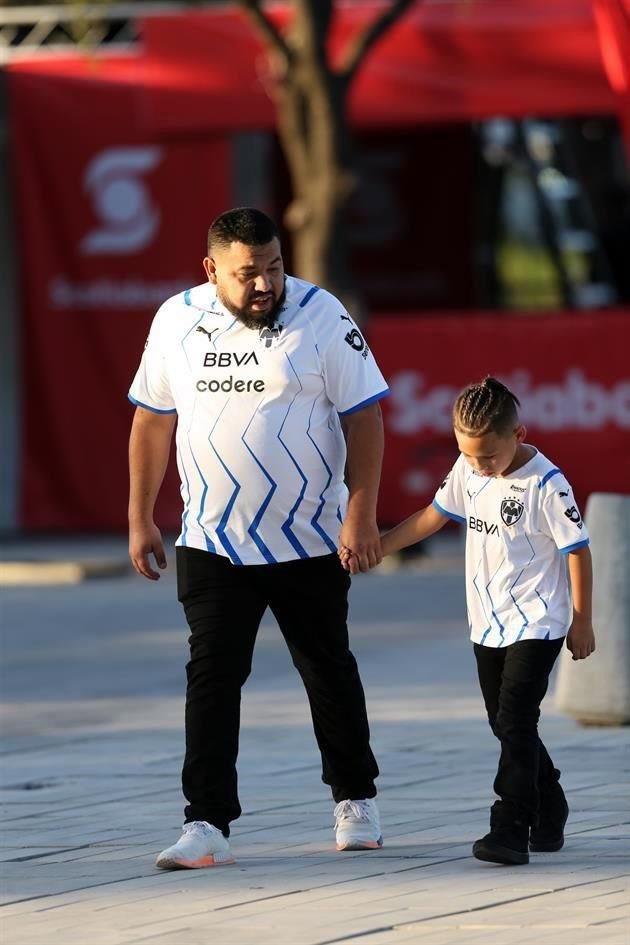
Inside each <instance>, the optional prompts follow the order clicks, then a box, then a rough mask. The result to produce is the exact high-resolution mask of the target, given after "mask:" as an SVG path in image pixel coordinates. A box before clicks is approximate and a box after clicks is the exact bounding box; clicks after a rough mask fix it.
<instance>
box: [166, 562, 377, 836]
mask: <svg viewBox="0 0 630 945" xmlns="http://www.w3.org/2000/svg"><path fill="white" fill-rule="evenodd" d="M176 553H177V585H178V597H179V600H180V601H181V603H182V604H183V606H184V611H185V614H186V619H187V621H188V625H189V627H190V638H189V643H190V662H189V663H188V665H187V667H186V673H187V678H188V685H187V690H186V757H185V760H184V767H183V772H182V781H183V789H184V795H185V797H186V799H187V801H188V805H187V807H186V808H185V816H186V820H187V821H191V820H206V821H208V822H209V823H211V824H214V826H215V827H218V828H219V829H220V830H222V831H224V833H225V834H226V836H227V835H228V834H229V823H230V821H232V820H235V819H236V818H237V817H238V816H239V815H240V813H241V807H240V804H239V800H238V793H237V775H236V757H237V754H238V739H239V727H240V703H241V688H242V686H243V684H244V682H245V680H246V679H247V677H248V676H249V673H250V670H251V664H252V654H253V650H254V643H255V640H256V634H257V631H258V627H259V624H260V621H261V619H262V616H263V614H264V612H265V610H266V609H267V607H269V608H270V609H271V611H272V612H273V614H274V616H275V618H276V620H277V621H278V625H279V627H280V630H281V632H282V634H283V636H284V639H285V641H286V643H287V645H288V647H289V651H290V653H291V656H292V659H293V663H294V665H295V667H296V668H297V670H298V672H299V673H300V676H301V677H302V681H303V683H304V686H305V688H306V692H307V696H308V699H309V703H310V708H311V715H312V718H313V728H314V732H315V738H316V739H317V744H318V746H319V749H320V752H321V756H322V763H323V773H322V779H323V781H324V782H325V783H326V784H329V785H330V787H331V789H332V794H333V797H334V799H335V801H341V800H344V799H345V798H363V797H374V796H375V794H376V788H375V787H374V779H375V778H376V776H377V775H378V767H377V764H376V761H375V759H374V756H373V754H372V751H371V749H370V743H369V737H370V733H369V727H368V720H367V713H366V708H365V697H364V693H363V686H362V684H361V679H360V677H359V671H358V669H357V664H356V661H355V659H354V656H353V655H352V653H351V652H350V649H349V644H348V629H347V622H346V621H347V614H348V600H347V596H348V589H349V587H350V577H349V575H348V573H347V572H346V571H345V570H344V569H343V568H342V566H341V564H340V562H339V559H338V557H337V555H336V554H331V555H324V556H322V557H317V558H308V559H298V560H295V561H287V562H283V563H280V564H269V565H246V566H236V565H233V564H232V563H231V562H230V561H229V559H228V558H225V557H222V556H220V555H215V554H212V553H210V552H206V551H199V550H197V549H195V548H183V547H178V548H177V552H176ZM262 737H264V735H263V736H262Z"/></svg>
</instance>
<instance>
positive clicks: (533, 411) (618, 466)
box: [369, 312, 630, 525]
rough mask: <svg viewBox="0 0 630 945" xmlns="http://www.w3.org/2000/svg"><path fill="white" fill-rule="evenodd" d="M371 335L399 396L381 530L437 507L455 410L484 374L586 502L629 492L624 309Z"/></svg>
mask: <svg viewBox="0 0 630 945" xmlns="http://www.w3.org/2000/svg"><path fill="white" fill-rule="evenodd" d="M369 337H370V343H371V346H372V349H373V351H374V354H375V356H376V358H377V360H378V362H379V365H380V367H381V369H382V370H383V372H384V374H385V376H386V378H387V380H388V382H389V384H390V387H391V395H390V396H389V397H388V398H387V399H386V400H384V401H383V410H384V414H385V427H386V449H385V465H384V471H383V484H382V489H381V497H380V506H379V517H380V520H381V522H382V524H384V525H391V524H393V523H395V522H397V521H399V520H400V519H401V518H404V517H405V516H407V515H410V514H411V513H412V512H413V511H415V510H416V509H418V508H421V507H422V506H423V505H426V504H427V503H428V502H430V501H431V499H432V498H433V495H434V493H435V489H436V488H437V486H438V485H439V484H440V482H441V481H442V479H443V477H444V473H445V472H446V471H447V470H448V469H449V468H450V466H451V465H452V463H453V462H454V461H455V459H456V458H457V447H456V444H455V440H454V437H453V433H452V422H451V409H452V406H453V402H454V400H455V398H456V396H457V394H458V393H459V391H460V390H461V388H462V387H464V386H465V385H466V384H468V383H470V382H471V381H476V380H479V379H481V378H482V377H484V376H485V375H486V374H494V375H496V376H497V377H499V378H500V379H501V380H502V381H504V383H506V384H507V385H508V386H509V387H510V389H511V390H512V391H513V392H514V393H515V394H516V395H517V396H518V398H519V400H520V401H521V404H522V412H521V416H522V420H523V422H524V423H525V424H526V426H527V429H528V435H527V441H528V442H529V443H533V444H534V445H535V446H537V447H538V448H539V449H540V450H541V451H542V452H543V453H544V454H545V455H546V456H548V457H549V459H551V460H553V462H554V463H556V464H557V465H558V466H560V468H561V469H562V470H563V471H564V473H565V474H566V476H567V477H568V479H569V481H570V482H571V483H572V485H573V488H574V490H575V493H576V496H577V498H578V501H579V502H580V503H581V504H582V505H584V502H585V500H586V497H587V496H588V494H589V493H590V492H595V491H603V492H622V493H628V492H630V368H629V366H628V357H627V352H628V350H629V349H630V317H629V314H628V313H627V312H619V313H606V312H592V313H590V314H580V313H576V314H573V315H569V314H565V315H553V316H541V315H531V316H514V315H512V316H509V315H489V316H469V315H465V316H444V315H443V316H440V317H437V316H436V317H434V318H431V317H429V316H427V317H422V318H413V319H412V318H405V319H402V318H395V317H392V318H387V317H380V318H378V319H376V320H375V321H373V322H372V323H371V325H370V331H369Z"/></svg>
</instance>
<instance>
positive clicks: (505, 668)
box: [474, 639, 564, 824]
mask: <svg viewBox="0 0 630 945" xmlns="http://www.w3.org/2000/svg"><path fill="white" fill-rule="evenodd" d="M563 642H564V641H563V640H562V639H560V640H522V641H520V642H519V643H513V644H511V646H506V647H501V648H497V649H495V648H494V647H489V646H481V645H480V644H478V643H475V644H474V650H475V657H476V659H477V672H478V674H479V683H480V685H481V691H482V693H483V698H484V702H485V704H486V711H487V713H488V721H489V722H490V727H491V728H492V731H493V732H494V734H495V735H496V737H497V738H498V739H499V741H500V742H501V757H500V759H499V767H498V770H497V775H496V778H495V781H494V790H495V792H496V794H498V795H499V797H500V798H501V800H502V801H504V802H505V803H506V805H508V807H509V808H510V809H513V810H514V813H515V815H516V816H517V817H519V818H522V819H526V820H527V821H528V822H529V823H530V824H535V823H536V819H537V815H538V808H539V804H540V796H541V794H543V795H545V794H546V793H548V792H549V790H550V788H552V786H553V784H554V783H555V782H557V780H558V778H559V776H560V772H559V771H558V770H557V769H556V768H554V764H553V762H552V760H551V758H550V757H549V753H548V752H547V749H546V748H545V746H544V745H543V743H542V741H541V740H540V738H539V736H538V719H539V718H540V703H541V702H542V700H543V698H544V695H545V693H546V692H547V686H548V684H549V674H550V673H551V670H552V668H553V664H554V663H555V661H556V658H557V656H558V654H559V652H560V650H561V649H562V644H563Z"/></svg>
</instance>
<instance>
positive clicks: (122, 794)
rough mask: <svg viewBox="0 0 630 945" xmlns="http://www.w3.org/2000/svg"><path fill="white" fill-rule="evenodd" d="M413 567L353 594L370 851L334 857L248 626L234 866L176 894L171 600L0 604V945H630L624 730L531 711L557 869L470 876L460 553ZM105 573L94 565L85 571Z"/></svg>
mask: <svg viewBox="0 0 630 945" xmlns="http://www.w3.org/2000/svg"><path fill="white" fill-rule="evenodd" d="M435 547H436V548H437V550H436V551H434V552H433V555H432V557H430V558H428V559H422V560H421V561H419V562H418V563H417V564H411V565H407V566H405V567H404V568H401V569H399V570H396V571H392V572H390V573H381V572H375V573H373V574H370V575H368V576H361V577H359V578H358V579H356V580H355V582H354V587H353V591H352V595H353V596H352V601H353V641H354V644H353V647H354V650H355V653H356V655H357V658H358V659H359V662H360V666H361V669H362V675H363V679H364V683H365V687H366V691H367V696H368V705H369V709H370V717H371V723H372V730H373V745H374V749H375V752H376V754H377V756H378V759H379V762H380V765H381V769H382V776H381V778H380V780H379V788H380V795H379V802H380V807H381V813H382V820H383V826H384V834H385V846H384V847H383V849H382V850H380V851H375V852H364V853H344V854H339V853H336V852H334V849H333V842H332V841H333V834H332V803H331V801H330V798H329V796H328V792H327V788H326V787H325V786H324V785H322V784H321V782H320V780H319V765H318V758H317V756H316V752H315V747H314V741H313V736H312V733H311V727H310V722H309V718H308V714H307V710H306V705H305V699H304V696H303V693H302V690H301V687H300V683H299V680H297V678H296V675H295V672H294V671H293V669H292V667H291V666H290V664H289V658H288V655H287V653H286V651H285V649H284V645H283V644H282V642H281V640H280V638H279V633H278V631H277V628H275V626H274V625H273V624H272V623H271V622H266V623H265V624H264V625H263V628H262V630H261V636H260V639H259V644H258V647H257V654H256V661H255V666H254V672H253V674H252V677H251V679H250V681H249V682H248V685H247V688H246V692H245V697H244V705H243V730H242V744H241V763H240V782H241V795H242V798H241V799H242V804H243V808H244V815H243V817H242V818H241V819H240V820H239V821H238V822H237V823H236V824H235V825H234V829H233V835H232V847H233V851H234V853H235V855H236V857H237V863H236V865H234V866H228V867H222V868H215V869H211V870H199V871H190V872H175V873H165V872H161V871H158V870H156V869H155V868H154V865H153V864H154V858H155V855H156V853H157V852H158V851H159V850H160V849H161V848H162V847H164V846H166V845H168V844H169V843H171V842H173V840H174V839H176V837H177V836H178V835H179V827H180V824H181V795H180V788H179V765H180V760H181V750H182V714H183V705H182V691H183V665H184V662H185V641H186V632H185V629H184V627H183V625H182V619H181V615H180V614H179V610H178V607H177V604H176V602H175V601H174V586H173V581H172V577H166V578H165V579H164V580H162V581H160V583H159V584H158V585H149V584H148V582H142V581H141V580H140V579H136V578H135V577H116V576H109V577H104V578H102V579H101V580H90V581H85V582H83V583H81V584H79V585H77V586H74V587H72V586H70V587H66V586H60V587H52V588H51V587H45V588H35V587H14V588H3V589H2V590H1V592H0V593H1V594H2V598H1V599H2V605H1V606H2V610H1V612H0V617H1V619H2V624H3V632H4V642H3V654H4V658H3V663H4V672H3V693H4V696H3V698H4V703H3V718H4V730H5V738H4V748H3V757H2V771H1V784H2V787H3V790H2V800H3V806H2V833H1V851H0V852H1V857H2V860H3V863H2V873H3V880H2V901H3V903H4V906H3V908H2V910H1V913H0V915H2V916H3V917H2V930H3V936H2V939H3V941H4V942H6V943H7V945H8V943H11V945H62V943H63V945H72V943H81V945H118V943H125V945H136V943H155V945H202V943H203V945H208V943H217V945H284V943H287V945H289V943H290V945H329V943H337V942H361V943H365V945H398V943H401V945H402V943H411V942H414V943H415V942H421V943H422V945H469V943H470V945H472V943H478V942H479V943H481V942H484V943H492V945H517V943H521V942H527V943H536V945H587V943H588V945H628V941H629V938H630V895H629V888H630V857H629V845H628V833H629V831H628V821H629V809H630V786H629V780H630V779H629V778H628V769H629V767H630V759H629V753H628V747H629V745H630V729H628V728H602V729H597V728H582V727H580V726H578V725H576V724H575V723H574V722H572V721H571V720H569V719H567V718H566V717H564V716H562V715H560V714H559V713H558V712H557V711H556V710H555V709H554V705H553V700H552V698H548V700H547V703H546V704H545V710H544V713H543V725H542V734H543V737H544V739H545V741H546V743H547V744H548V747H549V748H550V750H551V752H552V755H553V757H554V760H555V761H556V763H557V764H558V766H559V767H560V768H561V769H562V771H563V782H564V784H565V788H566V790H567V794H568V797H569V803H570V805H571V817H570V821H569V824H568V827H567V841H566V845H565V848H564V849H563V850H562V851H561V852H559V853H556V854H534V855H532V858H531V862H530V864H529V865H528V866H523V867H500V866H493V865H491V864H483V863H479V862H478V861H476V860H474V859H473V858H472V857H471V855H470V847H471V843H472V842H473V840H474V839H476V838H477V837H478V836H480V835H481V834H482V833H484V832H485V831H486V824H487V818H488V807H489V805H490V803H491V801H492V796H491V790H490V785H491V781H492V774H493V769H494V766H495V764H496V759H497V749H496V744H495V743H494V740H493V738H492V736H491V734H490V731H489V729H488V727H487V723H486V721H485V718H484V716H483V712H482V708H481V702H480V696H479V694H478V691H477V683H476V680H475V677H474V668H473V661H472V654H471V652H470V647H469V645H468V643H467V640H466V633H465V629H464V620H463V619H462V614H463V587H462V584H463V580H462V577H461V560H460V558H459V556H458V551H459V548H458V546H457V545H455V546H452V545H451V546H448V547H447V546H446V545H445V546H435ZM65 550H66V552H69V551H70V550H71V548H70V546H69V545H67V546H66V549H65ZM47 554H48V555H49V556H53V557H54V555H55V554H57V551H55V549H52V551H51V550H50V549H48V551H47ZM77 554H80V555H84V554H85V548H84V547H81V548H80V549H78V551H77ZM119 555H123V556H124V547H123V546H122V544H119V545H116V543H115V542H113V543H110V547H108V549H107V554H105V557H109V558H110V559H112V560H115V559H116V558H117V557H118V556H119ZM68 556H69V555H68V554H66V555H65V557H68ZM5 557H10V556H9V555H5ZM31 557H36V556H34V555H31ZM58 557H64V555H62V554H61V553H59V554H58ZM70 557H71V556H70ZM92 557H93V558H98V557H99V553H98V549H96V551H95V553H94V554H92ZM102 557H103V555H101V558H102Z"/></svg>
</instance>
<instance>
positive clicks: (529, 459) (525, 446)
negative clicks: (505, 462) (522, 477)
mask: <svg viewBox="0 0 630 945" xmlns="http://www.w3.org/2000/svg"><path fill="white" fill-rule="evenodd" d="M522 446H523V449H524V450H527V451H528V455H527V456H525V457H524V458H523V461H522V462H521V463H519V465H518V466H516V467H515V468H514V469H511V470H510V471H509V472H508V473H503V474H502V475H501V476H495V477H494V478H495V479H509V478H510V476H513V475H514V474H515V473H520V472H522V470H523V469H525V467H526V466H529V464H530V463H531V462H532V461H533V460H534V459H536V457H537V456H538V450H537V449H536V447H535V446H532V445H531V444H530V443H523V444H522ZM532 451H533V452H532Z"/></svg>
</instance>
